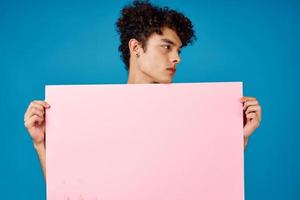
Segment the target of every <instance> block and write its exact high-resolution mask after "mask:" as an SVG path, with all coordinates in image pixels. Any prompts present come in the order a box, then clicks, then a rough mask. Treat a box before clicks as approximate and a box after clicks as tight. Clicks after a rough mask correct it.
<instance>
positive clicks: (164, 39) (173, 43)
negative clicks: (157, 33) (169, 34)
mask: <svg viewBox="0 0 300 200" xmlns="http://www.w3.org/2000/svg"><path fill="white" fill-rule="evenodd" d="M161 41H162V42H165V43H168V44H171V45H175V42H173V41H172V40H169V39H166V38H163V39H161Z"/></svg>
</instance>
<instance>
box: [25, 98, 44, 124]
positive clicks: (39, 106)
mask: <svg viewBox="0 0 300 200" xmlns="http://www.w3.org/2000/svg"><path fill="white" fill-rule="evenodd" d="M33 108H36V109H38V110H41V111H42V112H44V110H45V107H44V106H43V105H41V104H39V103H36V102H35V101H32V102H31V103H30V104H29V106H28V108H27V110H26V112H25V114H24V120H25V119H26V118H28V115H29V114H30V113H32V111H31V110H32V109H33Z"/></svg>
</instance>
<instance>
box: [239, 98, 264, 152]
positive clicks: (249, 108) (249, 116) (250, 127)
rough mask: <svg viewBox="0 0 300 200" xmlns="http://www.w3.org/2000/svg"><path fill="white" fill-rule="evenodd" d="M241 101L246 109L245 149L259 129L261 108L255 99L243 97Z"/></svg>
mask: <svg viewBox="0 0 300 200" xmlns="http://www.w3.org/2000/svg"><path fill="white" fill-rule="evenodd" d="M240 101H241V103H243V109H244V147H246V145H247V143H248V139H249V137H250V136H251V135H252V133H253V132H254V131H255V129H257V128H258V127H259V124H260V121H261V107H260V105H259V103H258V101H257V99H256V98H254V97H242V98H241V100H240Z"/></svg>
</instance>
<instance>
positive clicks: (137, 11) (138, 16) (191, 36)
mask: <svg viewBox="0 0 300 200" xmlns="http://www.w3.org/2000/svg"><path fill="white" fill-rule="evenodd" d="M116 26H117V32H118V33H119V34H120V42H121V44H120V46H119V51H120V53H121V59H122V60H123V62H124V63H125V68H126V70H128V69H129V58H130V51H129V47H128V42H129V40H130V39H132V38H134V39H136V40H138V41H139V42H140V43H141V44H142V47H143V49H144V51H146V43H147V39H148V37H149V36H150V35H151V34H152V33H157V34H160V35H161V34H162V28H164V27H168V28H170V29H172V30H174V31H175V32H176V33H177V35H178V36H179V38H180V40H181V42H182V47H184V46H187V45H188V44H191V43H193V41H194V40H195V39H196V36H195V33H194V30H193V25H192V22H191V21H190V20H189V19H188V18H187V17H186V16H184V15H183V14H182V13H180V12H177V11H175V10H172V9H170V8H168V7H158V6H155V5H153V4H151V3H150V2H149V1H147V0H135V1H133V2H132V4H129V5H127V6H125V7H124V8H123V9H122V10H121V16H120V17H119V19H118V21H117V22H116Z"/></svg>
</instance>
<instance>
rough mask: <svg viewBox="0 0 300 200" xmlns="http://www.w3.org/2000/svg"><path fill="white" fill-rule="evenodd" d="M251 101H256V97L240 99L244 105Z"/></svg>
mask: <svg viewBox="0 0 300 200" xmlns="http://www.w3.org/2000/svg"><path fill="white" fill-rule="evenodd" d="M249 100H256V98H254V97H242V98H241V99H240V101H241V102H242V103H243V102H246V101H249Z"/></svg>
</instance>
